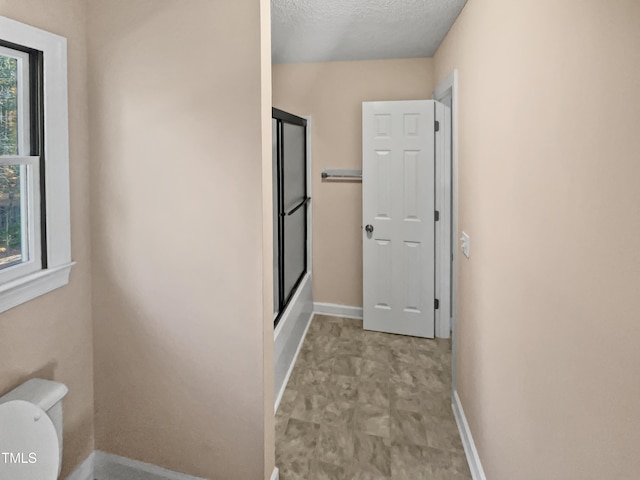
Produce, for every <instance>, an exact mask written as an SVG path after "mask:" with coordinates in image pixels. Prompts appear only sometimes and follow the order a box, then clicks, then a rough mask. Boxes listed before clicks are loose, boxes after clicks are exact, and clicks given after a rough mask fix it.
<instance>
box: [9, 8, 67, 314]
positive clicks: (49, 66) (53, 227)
mask: <svg viewBox="0 0 640 480" xmlns="http://www.w3.org/2000/svg"><path fill="white" fill-rule="evenodd" d="M0 32H1V33H0V38H1V39H2V40H5V41H8V42H11V43H14V44H16V45H21V46H24V47H27V48H31V49H34V50H39V51H41V52H43V76H44V137H45V139H44V159H45V162H46V164H45V167H46V168H45V171H44V172H43V175H44V178H45V185H46V190H45V192H46V201H45V204H46V214H45V213H44V212H41V214H45V215H46V217H45V218H46V237H47V238H46V240H47V242H46V248H47V251H46V253H47V269H44V270H39V271H38V272H36V273H34V274H28V275H26V276H25V277H21V278H18V279H16V280H15V281H11V282H8V283H4V284H2V286H1V287H0V290H2V293H1V294H0V312H2V311H5V310H8V309H9V308H12V307H15V306H17V305H19V304H21V303H24V302H26V301H28V300H31V299H33V298H35V297H36V296H39V295H42V294H44V293H47V292H49V291H51V290H53V289H55V288H58V287H61V286H63V285H65V284H66V283H68V277H69V270H70V268H71V266H73V264H74V263H73V262H72V261H71V220H70V201H69V120H68V119H69V111H68V108H69V107H68V89H67V39H66V38H64V37H61V36H59V35H55V34H53V33H49V32H46V31H44V30H40V29H38V28H35V27H32V26H30V25H26V24H24V23H20V22H16V21H15V20H11V19H9V18H6V17H1V16H0ZM44 278H49V281H42V280H43V279H44ZM31 283H34V284H33V285H30V284H31ZM9 292H11V293H9Z"/></svg>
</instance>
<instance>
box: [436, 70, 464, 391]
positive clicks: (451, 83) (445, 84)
mask: <svg viewBox="0 0 640 480" xmlns="http://www.w3.org/2000/svg"><path fill="white" fill-rule="evenodd" d="M458 80H459V79H458V70H457V69H454V70H453V71H452V72H451V73H450V74H449V75H448V76H447V78H445V79H444V80H443V81H442V82H441V83H440V85H438V86H437V87H436V89H435V90H434V91H433V98H434V99H435V100H438V99H442V98H443V97H445V96H446V95H447V94H448V93H449V91H450V92H451V203H452V204H451V226H452V232H451V239H452V242H451V243H452V249H451V255H452V265H451V269H452V272H453V275H452V276H451V278H452V280H453V282H452V285H451V337H452V342H451V343H452V353H451V370H452V374H451V390H452V392H454V391H455V390H456V385H457V373H456V370H457V364H458V361H457V351H458V340H457V334H456V330H457V325H458V321H457V319H458V271H457V265H458V262H459V258H460V255H459V253H458V238H459V234H458V232H459V228H458V197H459V193H458V192H459V189H458V185H459V184H458Z"/></svg>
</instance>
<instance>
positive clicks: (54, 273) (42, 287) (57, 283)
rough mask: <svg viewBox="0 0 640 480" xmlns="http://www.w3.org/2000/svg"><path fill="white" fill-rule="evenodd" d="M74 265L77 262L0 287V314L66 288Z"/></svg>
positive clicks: (33, 274) (40, 271)
mask: <svg viewBox="0 0 640 480" xmlns="http://www.w3.org/2000/svg"><path fill="white" fill-rule="evenodd" d="M73 265H75V262H70V263H67V264H66V265H61V266H59V267H55V268H47V269H46V270H38V271H37V272H35V273H32V274H30V275H26V276H24V277H20V278H17V279H15V280H13V281H11V282H7V283H4V284H2V285H0V312H5V311H7V310H9V309H10V308H13V307H16V306H18V305H20V304H22V303H25V302H28V301H29V300H32V299H34V298H36V297H39V296H40V295H44V294H45V293H48V292H50V291H52V290H55V289H56V288H60V287H63V286H65V285H66V284H67V283H69V274H70V273H71V267H72V266H73Z"/></svg>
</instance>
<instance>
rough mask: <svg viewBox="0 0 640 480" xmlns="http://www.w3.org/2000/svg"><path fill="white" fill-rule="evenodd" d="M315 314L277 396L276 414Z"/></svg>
mask: <svg viewBox="0 0 640 480" xmlns="http://www.w3.org/2000/svg"><path fill="white" fill-rule="evenodd" d="M314 315H315V313H311V315H310V316H309V320H308V321H307V326H306V327H304V332H303V333H302V337H300V341H299V342H298V346H297V348H296V353H294V355H293V359H292V360H291V363H289V368H288V370H287V374H286V375H285V376H284V380H283V381H282V385H281V386H280V390H279V391H278V394H277V395H276V404H275V406H274V408H273V411H274V413H275V412H277V411H278V407H279V406H280V402H281V401H282V396H283V395H284V391H285V390H286V389H287V383H289V378H291V372H293V367H294V366H295V364H296V361H297V360H298V355H299V354H300V350H301V349H302V344H303V343H304V339H305V338H307V332H308V331H309V326H310V325H311V322H312V321H313V316H314Z"/></svg>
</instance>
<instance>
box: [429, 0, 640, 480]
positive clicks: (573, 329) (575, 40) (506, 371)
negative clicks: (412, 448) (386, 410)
mask: <svg viewBox="0 0 640 480" xmlns="http://www.w3.org/2000/svg"><path fill="white" fill-rule="evenodd" d="M639 27H640V3H639V2H637V0H616V1H611V2H601V1H598V0H588V1H583V0H580V1H578V0H572V1H565V2H557V1H550V0H544V1H539V0H522V1H518V2H513V1H509V0H473V1H470V2H469V3H468V4H467V6H466V8H465V9H464V11H463V13H462V15H461V16H460V17H459V18H458V20H457V22H456V24H455V25H454V27H453V29H452V30H451V32H450V33H449V35H448V36H447V38H446V40H445V42H444V43H443V45H442V46H441V47H440V50H439V51H438V53H437V54H436V56H435V63H436V76H437V79H438V81H440V80H441V79H443V78H444V77H445V76H446V75H447V74H448V73H449V72H450V71H451V70H452V69H453V68H454V67H455V68H458V69H459V73H460V96H459V100H460V111H459V113H460V143H459V145H460V169H459V172H460V197H459V198H460V223H459V225H460V228H461V229H463V230H465V231H466V232H468V233H469V234H470V236H471V259H470V260H466V259H463V260H461V265H460V269H459V271H458V275H459V287H460V298H459V324H458V325H459V328H458V332H459V338H458V345H459V351H458V388H459V392H460V397H461V399H462V403H463V406H464V409H465V412H466V414H467V418H468V420H469V423H470V426H471V430H472V432H473V436H474V438H475V441H476V443H477V446H478V450H479V453H480V457H481V459H482V462H483V465H484V468H485V471H486V474H487V478H489V479H491V480H511V479H516V478H517V479H519V480H527V479H531V480H538V479H546V480H553V479H557V480H572V479H576V480H577V479H581V480H584V479H601V478H608V479H616V480H623V479H629V480H631V479H636V478H638V472H639V471H640V457H639V456H638V455H637V452H638V449H639V448H640V413H639V412H640V410H639V409H638V398H640V382H639V381H638V372H640V349H639V348H638V339H639V338H640V324H639V323H638V312H639V311H640V295H638V292H639V290H638V278H639V274H640V255H639V254H638V238H639V237H640V193H639V192H640V190H639V189H638V178H640V162H639V161H638V152H640V136H639V135H638V132H637V130H638V126H639V125H640V108H638V106H639V105H640V88H639V86H640V84H639V83H638V78H640V54H639V52H640V50H639V49H638V46H639V45H640V28H639Z"/></svg>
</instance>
